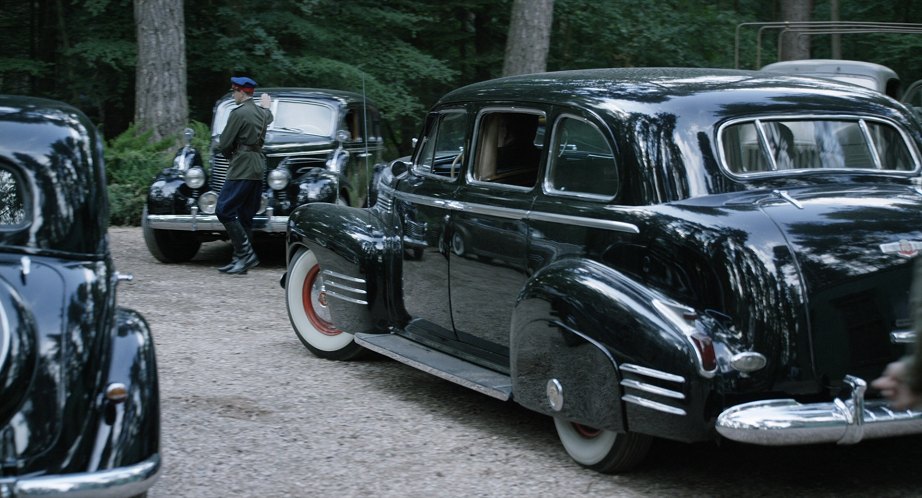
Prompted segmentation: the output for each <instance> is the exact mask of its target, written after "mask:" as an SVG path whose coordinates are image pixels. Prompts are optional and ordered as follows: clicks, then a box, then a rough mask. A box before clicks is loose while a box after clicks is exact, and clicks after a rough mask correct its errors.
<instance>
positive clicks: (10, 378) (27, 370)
mask: <svg viewBox="0 0 922 498" xmlns="http://www.w3.org/2000/svg"><path fill="white" fill-rule="evenodd" d="M102 147H103V142H102V137H101V136H100V135H99V134H98V133H97V131H96V127H95V126H94V125H93V124H92V123H91V122H90V121H89V120H88V119H87V118H86V117H85V116H84V115H83V114H82V113H81V112H80V111H79V110H77V109H75V108H73V107H71V106H68V105H66V104H62V103H60V102H55V101H50V100H42V99H35V98H27V97H7V96H0V496H3V497H7V496H9V497H26V496H43V497H44V496H81V497H83V496H87V497H88V496H93V497H110V496H112V497H115V496H119V497H121V496H137V495H143V494H144V493H146V491H147V489H148V488H150V486H151V485H153V483H154V481H155V480H156V479H157V477H158V476H159V473H160V402H159V391H158V385H157V365H156V360H155V355H154V342H153V339H152V337H151V332H150V329H149V328H148V325H147V323H146V322H145V321H144V319H143V318H142V317H141V315H139V314H138V313H136V312H134V311H132V310H129V309H125V308H121V307H119V306H118V305H117V303H116V287H117V285H118V282H119V281H120V280H124V279H125V278H127V277H126V276H124V275H121V274H119V273H118V272H117V271H116V270H115V267H114V265H113V262H112V257H111V254H110V252H109V245H108V236H107V234H106V230H107V227H108V204H107V201H106V199H107V196H106V179H105V172H104V168H103V154H102Z"/></svg>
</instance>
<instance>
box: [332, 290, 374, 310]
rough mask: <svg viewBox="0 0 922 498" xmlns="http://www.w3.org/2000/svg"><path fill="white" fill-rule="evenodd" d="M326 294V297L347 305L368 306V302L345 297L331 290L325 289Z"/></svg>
mask: <svg viewBox="0 0 922 498" xmlns="http://www.w3.org/2000/svg"><path fill="white" fill-rule="evenodd" d="M324 292H325V293H326V295H327V296H328V297H333V298H336V299H339V300H340V301H346V302H347V303H353V304H361V305H363V306H364V305H367V304H368V301H363V300H361V299H356V298H353V297H349V296H345V295H343V294H339V293H337V292H333V291H331V290H326V289H325V290H324Z"/></svg>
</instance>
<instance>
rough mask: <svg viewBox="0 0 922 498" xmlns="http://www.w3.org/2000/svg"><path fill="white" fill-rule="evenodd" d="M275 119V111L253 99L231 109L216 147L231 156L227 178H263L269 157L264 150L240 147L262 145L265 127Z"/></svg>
mask: <svg viewBox="0 0 922 498" xmlns="http://www.w3.org/2000/svg"><path fill="white" fill-rule="evenodd" d="M271 122H272V112H271V111H269V110H268V109H264V108H262V107H260V106H258V105H256V102H254V101H253V99H252V98H248V99H246V100H244V101H243V102H242V103H241V104H240V106H239V107H237V108H236V109H234V110H233V111H231V113H230V116H229V117H228V119H227V126H226V127H225V128H224V131H223V132H221V139H220V140H219V141H218V146H217V150H218V152H220V153H222V154H224V156H225V157H227V158H229V159H230V167H229V168H228V170H227V179H228V180H260V181H261V180H262V179H263V176H264V175H265V172H266V157H265V156H264V155H263V153H262V151H261V150H237V148H238V146H239V145H246V146H248V147H254V148H257V149H259V148H261V147H262V143H263V140H264V139H265V130H266V127H267V126H269V123H271Z"/></svg>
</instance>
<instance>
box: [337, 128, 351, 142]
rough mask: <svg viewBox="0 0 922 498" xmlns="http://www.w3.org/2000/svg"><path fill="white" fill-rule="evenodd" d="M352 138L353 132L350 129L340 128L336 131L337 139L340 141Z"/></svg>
mask: <svg viewBox="0 0 922 498" xmlns="http://www.w3.org/2000/svg"><path fill="white" fill-rule="evenodd" d="M351 138H352V134H350V133H349V131H348V130H339V131H337V132H336V140H338V141H340V142H348V141H349V140H350V139H351Z"/></svg>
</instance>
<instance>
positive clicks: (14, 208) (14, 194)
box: [0, 165, 27, 228]
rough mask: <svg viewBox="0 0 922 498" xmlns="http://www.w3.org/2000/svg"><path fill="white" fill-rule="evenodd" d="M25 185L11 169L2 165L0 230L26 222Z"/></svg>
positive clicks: (0, 179) (0, 169)
mask: <svg viewBox="0 0 922 498" xmlns="http://www.w3.org/2000/svg"><path fill="white" fill-rule="evenodd" d="M26 214H27V213H26V203H25V184H24V183H23V182H22V181H21V180H20V178H19V176H18V175H16V174H15V173H14V172H13V171H12V170H11V169H10V168H8V167H7V166H4V165H0V228H6V227H16V226H21V225H22V224H24V223H25V222H26V218H27V217H26Z"/></svg>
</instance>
